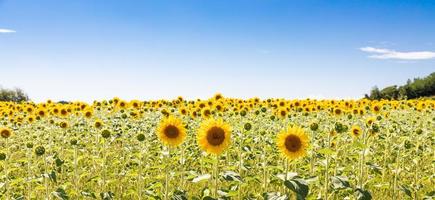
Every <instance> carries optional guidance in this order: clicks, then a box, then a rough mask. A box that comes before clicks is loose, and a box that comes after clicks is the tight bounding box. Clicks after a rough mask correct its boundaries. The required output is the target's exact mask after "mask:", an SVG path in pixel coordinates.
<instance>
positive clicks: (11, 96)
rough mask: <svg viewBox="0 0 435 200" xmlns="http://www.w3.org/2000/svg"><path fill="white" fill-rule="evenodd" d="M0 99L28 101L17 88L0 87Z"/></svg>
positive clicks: (25, 95)
mask: <svg viewBox="0 0 435 200" xmlns="http://www.w3.org/2000/svg"><path fill="white" fill-rule="evenodd" d="M0 101H13V102H23V101H29V97H28V96H27V94H26V93H24V91H23V90H22V89H19V88H15V89H13V90H10V89H4V88H0Z"/></svg>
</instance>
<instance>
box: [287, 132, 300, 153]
mask: <svg viewBox="0 0 435 200" xmlns="http://www.w3.org/2000/svg"><path fill="white" fill-rule="evenodd" d="M301 147H302V141H301V139H300V138H299V137H298V136H296V135H289V136H287V138H286V139H285V148H287V150H288V151H290V152H296V151H298V150H299V149H300V148H301Z"/></svg>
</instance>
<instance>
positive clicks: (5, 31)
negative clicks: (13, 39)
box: [0, 28, 16, 33]
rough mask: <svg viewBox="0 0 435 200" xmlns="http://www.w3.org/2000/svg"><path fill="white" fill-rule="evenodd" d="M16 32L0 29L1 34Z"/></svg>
mask: <svg viewBox="0 0 435 200" xmlns="http://www.w3.org/2000/svg"><path fill="white" fill-rule="evenodd" d="M15 32H16V31H14V30H11V29H1V28H0V33H15Z"/></svg>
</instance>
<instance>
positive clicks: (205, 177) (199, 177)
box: [192, 174, 211, 183]
mask: <svg viewBox="0 0 435 200" xmlns="http://www.w3.org/2000/svg"><path fill="white" fill-rule="evenodd" d="M210 178H211V175H210V174H203V175H199V176H197V177H196V178H194V179H193V180H192V183H198V182H201V181H204V180H208V179H210Z"/></svg>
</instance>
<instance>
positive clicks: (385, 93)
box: [381, 85, 399, 100]
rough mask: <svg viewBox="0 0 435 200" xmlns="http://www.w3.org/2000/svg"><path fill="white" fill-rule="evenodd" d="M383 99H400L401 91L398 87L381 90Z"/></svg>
mask: <svg viewBox="0 0 435 200" xmlns="http://www.w3.org/2000/svg"><path fill="white" fill-rule="evenodd" d="M381 97H382V98H383V99H390V100H391V99H398V97H399V90H397V86H396V85H393V86H389V87H386V88H384V89H382V90H381Z"/></svg>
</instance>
